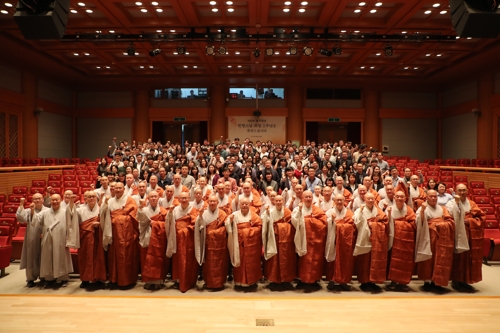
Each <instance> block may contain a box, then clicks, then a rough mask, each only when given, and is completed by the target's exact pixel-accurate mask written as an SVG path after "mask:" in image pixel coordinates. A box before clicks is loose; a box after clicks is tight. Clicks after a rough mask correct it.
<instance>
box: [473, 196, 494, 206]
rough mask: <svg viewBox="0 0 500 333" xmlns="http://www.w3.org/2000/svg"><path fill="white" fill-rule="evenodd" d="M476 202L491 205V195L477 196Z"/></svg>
mask: <svg viewBox="0 0 500 333" xmlns="http://www.w3.org/2000/svg"><path fill="white" fill-rule="evenodd" d="M473 200H474V202H475V203H477V204H478V205H489V204H490V203H491V200H490V197H488V196H479V195H478V196H475V197H474V199H473Z"/></svg>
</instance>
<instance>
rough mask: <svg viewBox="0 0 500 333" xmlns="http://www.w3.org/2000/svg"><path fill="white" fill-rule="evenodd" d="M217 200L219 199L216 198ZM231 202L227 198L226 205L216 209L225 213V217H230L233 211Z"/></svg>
mask: <svg viewBox="0 0 500 333" xmlns="http://www.w3.org/2000/svg"><path fill="white" fill-rule="evenodd" d="M217 198H219V196H217ZM232 202H233V200H232V199H231V198H230V197H228V199H227V204H225V205H223V206H218V208H219V209H221V210H223V211H224V213H226V215H230V214H231V213H232V212H233V210H232V209H231V203H232Z"/></svg>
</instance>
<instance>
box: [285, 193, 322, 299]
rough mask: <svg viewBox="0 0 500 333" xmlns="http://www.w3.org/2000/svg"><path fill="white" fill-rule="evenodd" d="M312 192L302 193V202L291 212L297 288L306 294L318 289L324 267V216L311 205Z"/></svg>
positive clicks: (318, 209)
mask: <svg viewBox="0 0 500 333" xmlns="http://www.w3.org/2000/svg"><path fill="white" fill-rule="evenodd" d="M312 196H313V194H312V192H311V191H304V193H303V195H302V197H303V199H304V202H303V203H302V202H301V203H299V205H298V207H297V208H295V209H294V210H293V212H292V224H293V226H294V227H295V229H296V232H295V239H294V242H295V248H296V252H297V253H298V255H299V262H298V278H299V279H300V283H299V284H298V285H297V287H298V288H304V289H305V291H306V292H310V291H313V290H317V289H320V286H319V284H317V282H318V281H319V280H321V277H322V275H323V269H324V266H325V259H324V255H325V245H326V234H327V226H326V215H325V213H324V212H323V211H322V210H321V209H320V208H318V207H316V206H314V205H313V204H312V199H313V198H312Z"/></svg>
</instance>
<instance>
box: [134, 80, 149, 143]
mask: <svg viewBox="0 0 500 333" xmlns="http://www.w3.org/2000/svg"><path fill="white" fill-rule="evenodd" d="M149 138H151V133H150V122H149V91H147V90H140V91H136V92H135V93H134V132H133V137H132V138H131V139H132V140H136V141H142V142H144V141H147V140H148V139H149Z"/></svg>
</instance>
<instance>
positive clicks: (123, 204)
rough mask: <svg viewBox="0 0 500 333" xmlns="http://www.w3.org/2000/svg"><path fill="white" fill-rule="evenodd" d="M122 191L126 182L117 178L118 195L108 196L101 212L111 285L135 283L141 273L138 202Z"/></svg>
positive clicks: (123, 285)
mask: <svg viewBox="0 0 500 333" xmlns="http://www.w3.org/2000/svg"><path fill="white" fill-rule="evenodd" d="M123 191H124V185H123V183H121V182H116V183H115V187H114V192H115V196H114V197H113V198H111V199H110V198H109V197H106V199H105V202H104V205H103V206H102V207H101V212H100V218H101V221H104V228H103V233H104V236H103V238H104V240H103V245H104V246H107V245H108V244H109V248H108V280H109V282H110V283H111V285H110V286H111V287H115V286H118V287H129V286H132V285H134V284H135V283H136V282H137V278H138V274H139V273H138V270H139V251H138V244H139V226H138V223H137V220H136V216H137V206H136V204H135V201H134V199H132V197H129V196H125V195H123ZM101 223H102V222H101ZM110 229H111V231H112V232H109V230H110ZM111 237H112V239H111Z"/></svg>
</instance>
